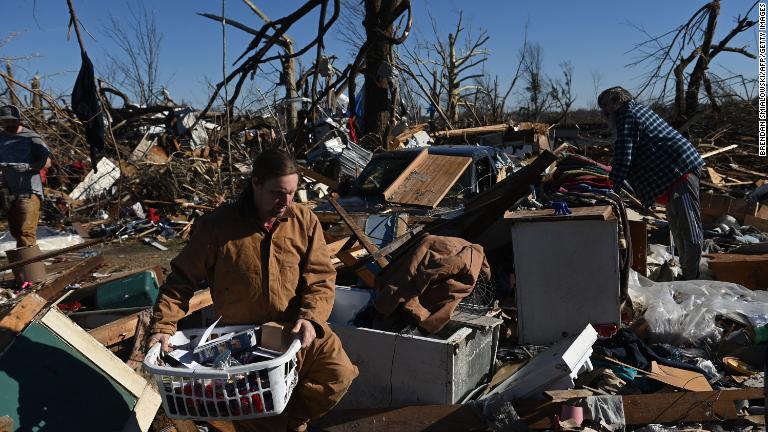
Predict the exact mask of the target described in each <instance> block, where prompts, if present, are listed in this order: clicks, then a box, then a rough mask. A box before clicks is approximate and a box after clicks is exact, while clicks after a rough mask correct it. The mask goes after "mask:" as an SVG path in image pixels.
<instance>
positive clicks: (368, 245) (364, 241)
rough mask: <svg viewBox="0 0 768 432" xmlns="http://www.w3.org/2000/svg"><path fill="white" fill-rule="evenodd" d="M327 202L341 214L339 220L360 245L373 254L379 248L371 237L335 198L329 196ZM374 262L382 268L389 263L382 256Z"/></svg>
mask: <svg viewBox="0 0 768 432" xmlns="http://www.w3.org/2000/svg"><path fill="white" fill-rule="evenodd" d="M328 202H330V203H331V205H332V206H333V208H334V209H336V212H337V213H339V216H341V220H343V221H344V223H345V224H347V226H348V227H349V229H350V230H352V233H353V234H354V235H355V237H357V240H358V241H359V242H360V244H361V245H363V248H365V250H367V251H368V253H369V254H373V253H374V252H376V251H377V250H379V248H377V247H376V245H375V244H373V243H372V242H371V239H369V238H368V236H367V235H365V232H364V231H363V230H361V229H360V227H359V226H357V224H356V223H355V221H353V220H352V218H351V217H350V216H349V213H347V211H346V210H344V208H343V207H342V206H341V205H339V203H338V202H337V201H336V200H335V199H333V198H331V199H329V200H328ZM337 257H338V258H339V259H341V260H342V262H343V261H344V260H343V259H342V258H341V257H340V256H338V255H337ZM376 263H377V264H378V265H379V267H381V268H384V267H386V266H387V264H389V261H388V260H387V259H386V258H384V257H379V258H378V259H377V260H376ZM345 264H346V263H345Z"/></svg>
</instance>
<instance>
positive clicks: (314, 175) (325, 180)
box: [298, 165, 339, 190]
mask: <svg viewBox="0 0 768 432" xmlns="http://www.w3.org/2000/svg"><path fill="white" fill-rule="evenodd" d="M298 167H299V173H300V174H301V175H303V176H305V177H309V178H311V179H313V180H317V181H318V182H320V183H322V184H324V185H326V186H328V187H329V188H331V189H333V190H339V182H337V181H336V180H334V179H332V178H329V177H326V176H324V175H322V174H320V173H318V172H315V171H312V170H311V169H309V168H305V167H303V166H301V165H298Z"/></svg>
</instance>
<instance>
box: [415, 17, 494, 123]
mask: <svg viewBox="0 0 768 432" xmlns="http://www.w3.org/2000/svg"><path fill="white" fill-rule="evenodd" d="M430 19H431V22H432V31H433V33H434V38H435V40H434V42H433V43H431V44H427V43H423V42H420V43H419V44H418V45H417V47H416V49H414V50H409V51H407V59H408V60H409V61H410V62H411V63H412V64H414V65H416V67H417V69H418V73H416V75H417V76H418V77H419V79H421V80H422V84H423V83H429V86H428V87H430V88H431V95H430V96H431V98H432V99H434V100H435V101H440V100H441V99H443V100H444V105H443V106H444V111H445V114H446V116H447V117H448V119H449V120H450V121H451V122H454V123H455V122H457V121H458V119H459V107H460V106H462V105H464V106H469V105H470V104H471V103H470V102H469V101H470V99H472V98H474V96H475V94H476V93H477V92H478V89H479V87H480V86H479V85H478V84H477V80H478V79H481V78H482V77H483V73H481V72H478V71H477V68H478V67H480V66H481V65H482V64H483V63H485V62H486V61H487V60H488V54H489V53H488V50H487V49H485V48H484V45H485V44H486V42H488V40H489V39H490V36H488V33H487V31H485V30H482V29H481V30H480V31H479V33H478V34H477V36H475V35H473V34H472V29H471V28H467V27H465V26H464V25H463V23H462V21H463V13H461V12H459V16H458V20H457V22H456V27H455V28H454V31H453V32H451V33H449V34H448V36H447V38H446V40H445V41H444V40H443V39H442V37H441V36H440V33H439V32H438V30H437V23H436V22H435V20H434V18H433V17H432V16H431V15H430ZM433 54H434V57H433Z"/></svg>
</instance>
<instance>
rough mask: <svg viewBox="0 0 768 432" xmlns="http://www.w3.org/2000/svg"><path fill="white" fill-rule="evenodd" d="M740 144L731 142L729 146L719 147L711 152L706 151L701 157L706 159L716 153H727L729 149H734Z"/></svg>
mask: <svg viewBox="0 0 768 432" xmlns="http://www.w3.org/2000/svg"><path fill="white" fill-rule="evenodd" d="M738 146H739V145H738V144H731V145H729V146H726V147H723V148H719V149H717V150H712V151H711V152H706V153H704V154H703V155H701V158H702V159H706V158H708V157H710V156H714V155H717V154H720V153H725V152H727V151H728V150H733V149H735V148H736V147H738Z"/></svg>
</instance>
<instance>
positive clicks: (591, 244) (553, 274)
mask: <svg viewBox="0 0 768 432" xmlns="http://www.w3.org/2000/svg"><path fill="white" fill-rule="evenodd" d="M59 111H61V112H63V113H66V110H64V109H61V110H59ZM57 112H58V111H57ZM159 113H162V114H160V115H158V114H159ZM110 115H112V116H113V118H114V119H117V120H119V121H120V122H122V123H121V126H120V127H119V128H117V127H115V128H113V135H112V138H111V139H112V140H113V141H114V142H113V144H114V145H113V148H114V151H111V152H107V154H106V156H104V157H103V158H102V159H100V160H99V162H98V164H97V167H91V166H90V162H89V160H88V157H87V155H88V151H87V149H86V148H85V144H84V143H85V140H84V139H83V138H82V133H81V132H79V131H80V129H78V128H79V127H80V126H79V125H78V123H76V122H74V121H70V120H68V119H69V115H68V114H62V115H61V116H53V117H50V118H48V119H46V120H44V121H43V120H40V121H39V122H37V123H34V124H33V125H32V127H33V128H36V129H37V130H38V131H39V132H41V133H42V134H44V136H45V139H46V140H47V141H48V143H49V145H50V146H51V148H52V150H53V152H54V158H55V159H56V162H57V163H56V165H55V166H54V168H53V169H52V170H51V172H50V173H49V175H48V176H47V177H48V185H47V189H46V194H47V195H48V196H49V197H51V198H52V199H51V200H50V201H49V202H48V203H47V204H46V208H45V217H44V221H45V223H46V225H48V226H49V228H47V229H49V230H51V231H50V232H49V233H48V235H41V239H42V240H46V239H48V240H49V244H48V245H47V246H46V245H45V243H44V242H43V241H41V246H42V247H41V248H42V249H43V254H42V255H40V256H38V257H33V258H31V259H22V260H16V261H15V262H14V263H11V264H8V265H6V266H5V268H4V270H11V268H13V269H15V270H16V272H15V275H13V276H12V275H11V274H6V277H5V278H4V283H5V285H4V289H3V291H2V292H3V310H2V312H0V317H2V318H0V350H5V351H4V352H3V354H0V370H2V371H3V372H6V375H0V383H5V384H3V388H6V385H8V386H9V387H7V388H13V389H15V390H13V391H14V392H16V393H18V395H19V398H17V399H13V398H12V399H13V403H16V402H18V406H17V405H14V406H13V407H11V408H9V411H8V412H11V413H17V414H12V415H11V419H10V420H12V421H13V422H14V424H16V425H18V424H22V425H26V424H31V423H29V422H38V421H40V420H45V421H46V422H56V421H59V420H60V419H64V418H66V417H67V416H68V415H69V413H71V412H72V410H76V409H77V408H76V407H75V405H76V404H77V403H78V401H79V400H82V399H78V398H76V397H71V398H68V397H66V395H65V394H58V393H56V392H50V394H49V395H48V396H45V398H47V399H46V400H45V401H44V403H43V401H41V400H40V401H38V402H39V405H41V406H43V405H44V406H56V409H54V410H52V411H49V412H47V413H44V414H41V413H40V412H37V411H34V410H33V409H32V408H31V407H29V406H28V405H30V404H29V402H26V403H24V404H23V405H24V406H22V405H21V400H22V395H24V394H26V393H27V392H28V391H31V390H28V389H27V387H26V384H25V385H24V386H22V387H10V386H18V384H15V383H18V382H22V379H23V382H25V383H26V382H31V381H29V379H30V378H29V376H30V375H29V374H30V373H33V375H36V376H39V379H40V380H44V382H46V383H47V384H46V385H47V386H48V387H50V388H65V387H66V386H67V385H68V384H66V383H64V382H62V381H61V376H59V375H57V373H56V371H57V370H61V368H62V367H66V368H68V370H69V369H71V370H75V371H78V373H79V374H80V375H78V376H79V377H80V378H78V379H79V381H78V383H79V384H81V385H82V387H83V389H84V390H83V391H87V392H89V393H91V392H99V394H102V395H106V396H104V400H103V401H102V404H103V407H102V408H103V409H100V410H99V411H100V414H99V415H98V416H94V418H89V419H80V420H82V422H83V424H82V427H83V428H86V429H87V428H88V427H92V426H94V425H99V426H100V427H102V428H103V427H104V425H113V426H114V427H115V428H121V427H122V426H123V425H124V424H125V423H126V422H136V423H137V424H138V426H139V429H142V430H146V429H147V428H149V427H150V424H152V423H153V422H154V424H155V427H156V428H157V430H160V429H159V428H162V427H167V426H168V425H171V424H172V425H173V427H175V428H176V429H177V430H185V429H184V428H185V427H194V425H191V422H189V421H183V420H169V419H166V418H164V414H163V410H160V411H158V407H159V406H160V404H161V403H162V401H161V398H160V395H159V394H158V393H157V391H156V390H155V389H153V388H152V386H151V385H150V384H147V381H146V380H145V378H144V377H142V376H141V375H140V374H139V373H137V372H136V370H140V369H141V362H142V361H143V359H144V355H145V354H146V353H145V352H144V349H145V339H146V332H147V328H148V324H149V310H150V308H151V306H152V304H153V303H154V302H155V300H156V298H157V294H158V290H159V287H160V286H161V285H162V283H163V277H164V273H165V269H164V268H163V267H165V268H166V269H167V265H168V259H170V258H171V257H172V256H173V252H174V250H175V249H178V248H179V247H180V246H181V245H182V243H183V240H185V239H186V238H188V236H189V235H190V231H191V229H192V226H193V224H194V221H195V219H196V218H198V217H199V216H201V215H203V214H205V213H207V212H210V211H212V210H214V209H215V208H216V207H217V206H219V205H220V204H222V203H224V202H227V201H230V200H233V199H234V198H235V197H237V196H238V194H239V192H240V190H241V187H242V185H243V184H244V182H246V181H247V180H248V179H249V176H250V165H251V163H250V162H251V157H252V156H253V155H254V154H256V153H258V152H259V151H261V150H262V149H264V148H268V147H271V146H273V145H277V144H280V143H282V142H283V140H284V139H285V135H284V134H282V133H281V132H280V130H279V128H278V127H277V125H276V123H274V122H273V121H271V120H270V119H269V118H239V119H235V121H234V122H232V123H231V125H230V127H231V129H230V133H229V134H225V132H224V128H222V127H221V126H222V123H220V122H221V121H222V120H221V118H220V117H216V116H211V117H206V119H205V120H204V121H203V120H201V121H200V122H197V114H196V113H195V112H194V111H193V110H190V109H188V108H180V107H175V106H167V107H156V108H153V109H142V108H121V109H117V110H112V111H111V112H110ZM27 116H28V118H36V117H34V116H32V113H28V114H27ZM346 124H347V122H346V119H345V118H344V117H338V118H331V117H329V118H328V119H325V120H323V121H320V122H318V123H317V124H315V125H314V126H312V128H313V129H312V130H311V133H306V134H304V135H302V136H304V137H305V138H306V140H307V141H305V142H299V141H294V153H295V154H296V155H297V156H298V157H299V158H300V159H301V162H302V166H301V169H300V170H301V172H300V174H301V184H300V190H299V191H298V192H297V201H300V202H301V205H306V206H308V207H310V208H312V209H313V211H314V212H315V214H316V215H317V216H318V218H319V219H320V221H321V223H322V225H323V229H324V234H325V240H326V243H327V245H328V249H329V253H330V254H331V256H332V260H333V263H334V266H335V267H336V269H337V273H338V276H337V284H338V287H337V291H336V303H335V306H334V310H333V313H332V315H331V318H330V320H329V321H330V325H331V326H332V327H333V329H334V331H335V332H336V333H337V334H338V336H339V338H340V339H341V340H342V342H343V344H344V347H345V350H346V351H347V352H348V354H349V356H350V358H351V359H352V361H353V362H354V363H356V364H357V365H358V368H359V369H360V376H359V378H358V379H357V380H356V381H355V383H354V384H353V385H352V387H351V388H350V390H349V393H348V394H347V395H346V396H345V398H344V399H343V400H342V402H341V404H340V405H339V406H338V407H337V408H336V410H335V411H334V412H332V413H330V414H329V415H327V416H326V417H324V418H323V419H321V420H320V421H319V422H318V423H317V424H316V425H313V426H314V427H317V428H320V429H322V430H348V429H349V428H355V429H356V430H366V428H369V427H370V428H372V427H373V425H377V424H381V423H382V422H383V423H384V424H387V425H389V426H391V427H392V428H393V429H397V430H404V431H408V430H425V429H429V430H518V429H519V430H524V429H526V428H530V429H571V430H589V429H590V428H591V429H594V430H625V429H639V430H667V426H659V424H664V425H671V426H669V428H670V430H675V429H674V428H679V427H686V425H696V424H702V423H704V424H713V423H718V424H721V425H727V426H729V427H730V426H733V427H740V428H742V430H747V429H748V428H750V427H752V428H754V430H758V429H759V428H760V427H762V426H764V417H761V415H762V414H763V413H764V412H765V408H764V406H761V405H760V404H761V402H760V400H764V398H765V396H764V395H763V387H764V374H765V373H764V372H763V371H762V369H763V368H764V365H765V357H766V355H765V348H764V344H765V342H766V340H767V339H768V312H767V311H768V296H766V291H765V289H766V288H768V274H767V273H768V272H767V271H766V268H768V266H766V261H768V249H766V244H767V242H768V234H766V231H768V206H767V205H766V204H765V200H766V194H765V180H764V178H762V177H764V175H762V174H760V173H759V172H758V171H753V170H752V168H754V167H751V166H750V168H743V166H748V165H745V163H746V162H745V159H744V158H741V157H740V156H738V153H733V150H734V149H733V148H732V149H728V147H722V148H721V149H719V150H718V151H717V153H714V152H710V154H706V152H705V154H704V155H703V156H705V158H706V160H707V161H708V163H709V162H710V161H711V162H712V163H710V164H708V167H707V169H708V173H709V175H710V179H711V180H712V182H704V183H703V184H704V185H705V186H707V187H710V188H711V189H713V190H715V191H716V192H717V193H711V194H710V193H707V192H705V193H702V218H703V220H704V222H705V237H706V238H707V239H708V241H707V245H706V247H707V252H708V255H707V260H706V261H705V262H704V263H703V270H704V271H703V272H702V274H703V275H704V277H703V280H700V281H687V282H682V281H675V275H676V274H677V273H678V272H679V270H678V267H677V265H676V258H675V256H674V247H673V245H671V244H670V242H669V230H668V224H667V223H666V220H665V215H664V209H663V208H654V209H652V210H651V211H648V210H646V209H643V208H642V207H641V206H638V205H637V204H636V202H635V200H633V197H631V196H629V195H623V196H619V195H617V194H616V193H614V192H613V191H612V188H611V185H610V182H609V180H608V176H607V170H608V168H607V167H606V163H608V162H609V157H608V155H609V153H608V152H607V151H606V150H605V149H604V148H603V147H600V146H590V145H586V144H585V143H588V142H590V139H591V138H589V137H585V136H582V135H581V134H580V133H578V132H576V133H569V132H568V131H565V130H562V129H558V128H552V127H549V126H548V125H543V124H535V123H520V124H518V123H509V124H501V125H495V126H486V127H480V128H472V129H463V130H445V131H433V130H429V128H428V127H427V126H426V125H418V126H415V127H411V128H408V129H407V130H404V131H402V133H400V134H399V135H397V137H396V138H395V140H394V141H393V142H392V143H390V145H391V147H392V148H398V149H397V150H391V151H383V149H370V148H365V146H364V145H363V143H359V142H357V141H356V139H355V138H354V134H353V133H351V131H350V130H349V129H348V128H347V126H346ZM234 125H238V126H237V127H234ZM291 133H293V134H296V133H297V132H296V131H291ZM295 136H298V135H295ZM600 143H602V144H604V142H600ZM399 147H402V148H399ZM299 149H303V150H299ZM373 150H376V151H373ZM587 154H588V155H589V156H590V157H587ZM126 155H128V156H127V157H126ZM710 165H711V166H710ZM91 168H96V169H91ZM755 169H758V168H755ZM737 173H738V174H739V176H736V174H737ZM715 174H717V175H720V176H721V177H722V178H721V179H720V180H719V181H715V176H714V175H715ZM710 183H711V184H710ZM712 184H714V185H716V186H717V187H712V186H711V185H712ZM724 192H725V193H726V194H723V193H724ZM53 228H56V230H53ZM132 239H136V240H138V239H140V240H141V241H143V242H146V243H148V244H150V245H152V246H154V247H155V248H157V249H161V250H165V249H168V248H170V249H171V250H169V251H167V252H168V255H163V258H162V259H161V261H160V262H158V258H157V256H154V255H153V256H151V257H150V259H149V261H150V264H151V265H149V266H128V267H127V268H125V267H123V268H118V267H116V266H115V265H114V264H115V263H109V262H107V261H109V260H110V258H109V257H108V253H107V252H108V250H109V248H110V247H127V246H126V245H130V244H131V242H130V240H132ZM97 244H100V246H99V248H98V249H94V247H95V245H97ZM107 244H110V246H105V245H107ZM89 248H90V249H89ZM144 248H146V246H144ZM86 249H87V250H86ZM146 249H147V250H150V251H151V252H152V253H160V252H157V251H155V250H153V249H149V248H146ZM83 250H86V252H82V251H83ZM144 252H146V251H144ZM133 253H135V251H133V252H126V254H128V255H119V256H118V257H119V258H118V261H120V260H122V261H130V260H131V257H133V256H134V255H130V254H133ZM126 258H128V259H127V260H126ZM44 261H45V263H46V265H45V266H44V271H43V272H42V276H39V277H37V278H35V280H23V279H24V277H25V276H24V275H26V274H27V273H24V271H26V270H24V271H22V269H26V268H27V266H28V265H31V264H34V263H42V262H44ZM158 264H159V265H158ZM97 270H98V271H97ZM20 275H21V276H20ZM649 278H650V279H649ZM18 282H32V283H31V284H26V285H24V286H20V285H19V283H18ZM211 303H212V302H211V297H210V292H209V291H208V290H207V289H203V290H201V291H198V292H197V293H196V294H195V296H194V297H193V299H192V301H191V302H190V307H189V311H188V314H189V316H188V317H187V318H185V320H186V321H185V323H186V325H188V326H190V327H198V328H199V327H201V325H202V326H207V325H210V324H212V323H213V321H214V320H215V316H214V313H213V311H212V308H211ZM553 318H555V319H553ZM182 325H184V324H182ZM43 347H47V348H45V349H52V348H50V347H55V349H56V350H58V351H57V353H58V354H57V356H52V357H51V359H50V360H46V361H47V363H46V365H47V366H45V367H44V368H43V369H44V372H43V373H38V371H32V372H30V371H28V370H25V369H24V368H23V367H21V365H22V364H23V363H24V362H25V359H28V358H30V356H32V357H31V358H39V357H41V356H43V354H42V353H43V351H44V348H43ZM414 356H418V357H419V358H417V359H414ZM57 362H58V363H57ZM126 364H127V365H128V366H126ZM94 374H97V375H98V376H100V377H102V378H100V379H98V380H96V379H94V376H95V375H94ZM3 380H7V382H6V381H3ZM30 385H31V384H30ZM60 386H61V387H60ZM180 388H181V389H182V390H180V391H182V392H183V391H184V390H183V386H182V387H180ZM126 389H127V392H126ZM192 390H194V389H192ZM16 393H14V394H16ZM119 398H122V399H119ZM118 400H123V401H125V403H126V404H127V405H125V404H123V405H121V404H119V403H117V401H118ZM126 406H127V408H126ZM446 418H450V419H451V422H450V423H451V424H450V425H446V424H444V422H445V419H446ZM415 419H418V422H416V421H415ZM0 421H3V420H2V418H0ZM62 421H63V420H62ZM441 422H443V423H441ZM199 423H200V424H201V425H202V422H199ZM35 424H37V423H35ZM210 425H211V426H212V427H214V428H217V429H219V430H226V426H225V425H221V424H218V422H211V424H210ZM169 430H170V429H169Z"/></svg>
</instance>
